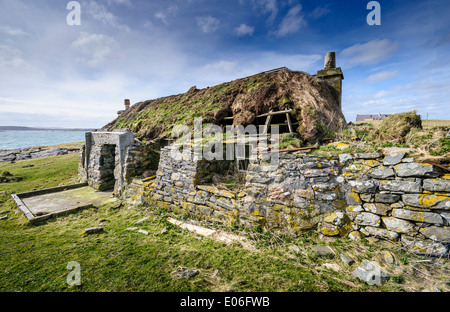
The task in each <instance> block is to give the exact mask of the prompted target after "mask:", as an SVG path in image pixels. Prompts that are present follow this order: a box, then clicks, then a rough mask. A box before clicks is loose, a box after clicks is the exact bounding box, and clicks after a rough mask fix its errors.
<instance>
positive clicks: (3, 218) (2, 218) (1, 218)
mask: <svg viewBox="0 0 450 312" xmlns="http://www.w3.org/2000/svg"><path fill="white" fill-rule="evenodd" d="M5 219H8V215H6V216H1V217H0V220H5Z"/></svg>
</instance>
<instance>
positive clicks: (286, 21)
mask: <svg viewBox="0 0 450 312" xmlns="http://www.w3.org/2000/svg"><path fill="white" fill-rule="evenodd" d="M301 10H302V6H301V5H300V4H298V5H296V6H295V7H293V8H291V9H290V10H289V12H288V14H287V15H286V16H285V17H284V18H283V20H282V21H281V24H280V27H279V29H278V31H277V35H278V36H280V37H283V36H286V35H289V34H293V33H295V32H297V31H298V30H299V29H300V28H301V27H302V26H304V25H306V21H305V19H304V16H303V15H302V14H300V12H301Z"/></svg>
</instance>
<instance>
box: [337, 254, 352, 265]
mask: <svg viewBox="0 0 450 312" xmlns="http://www.w3.org/2000/svg"><path fill="white" fill-rule="evenodd" d="M339 257H340V258H341V261H342V263H344V264H346V265H348V266H351V265H353V264H354V263H355V260H353V259H352V258H351V257H350V256H347V255H346V254H342V253H341V254H340V255H339Z"/></svg>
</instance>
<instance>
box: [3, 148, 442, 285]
mask: <svg viewBox="0 0 450 312" xmlns="http://www.w3.org/2000/svg"><path fill="white" fill-rule="evenodd" d="M76 160H77V155H75V154H71V155H65V156H57V157H49V158H42V159H35V160H28V161H19V162H17V163H15V164H6V163H2V164H0V172H4V171H6V170H8V171H11V173H14V174H16V175H20V176H24V177H25V179H24V181H22V182H17V183H7V184H0V190H1V191H0V205H1V207H0V217H1V216H7V218H6V219H3V220H0V246H1V248H0V263H1V270H0V291H1V292H5V291H7V292H19V291H26V292H43V291H49V292H54V291H57V292H104V291H105V292H118V291H120V292H154V291H156V292H161V291H164V292H167V291H169V292H180V291H188V292H191V291H198V292H203V291H207V292H217V291H226V292H228V291H230V292H231V291H232V292H235V291H239V292H250V291H252V292H253V291H268V292H280V291H281V292H311V291H313V292H372V291H382V292H403V291H422V290H424V289H426V288H431V287H434V286H437V287H439V288H440V289H441V290H444V291H445V290H446V291H448V290H450V280H449V276H450V274H449V273H450V264H449V261H448V259H430V258H425V257H419V256H415V255H411V254H408V253H406V252H405V251H404V250H403V249H402V248H401V247H400V246H399V245H396V244H393V243H389V242H384V241H378V242H369V241H367V240H365V239H364V240H362V241H360V242H355V241H351V240H349V239H331V238H323V237H320V236H318V235H317V234H314V233H310V234H305V235H304V236H301V237H286V236H277V235H274V234H270V233H258V232H252V231H244V230H243V229H223V230H226V231H233V232H234V233H236V234H241V235H244V236H245V237H247V238H248V240H249V241H250V243H251V248H248V247H245V246H243V245H241V244H232V245H226V244H224V243H222V242H219V241H216V240H213V239H210V238H206V237H202V236H199V235H197V234H193V233H192V232H188V231H186V230H181V229H180V228H179V227H176V226H174V225H172V224H171V223H169V222H168V221H167V218H168V217H175V218H178V219H182V216H176V215H173V214H172V213H171V212H169V211H166V210H164V209H161V208H158V207H157V206H156V204H151V205H148V206H128V205H126V204H122V206H120V207H118V206H117V205H113V206H110V205H105V206H101V207H96V208H92V209H85V210H82V211H79V212H76V213H72V214H70V215H66V216H61V217H58V218H57V219H52V220H49V221H47V222H46V223H44V224H42V225H39V226H38V225H35V226H32V225H29V224H28V222H27V219H26V218H25V217H24V216H23V215H22V214H21V213H20V212H18V211H17V210H16V207H15V205H14V204H13V202H12V201H11V199H10V193H11V192H22V191H27V190H32V189H36V188H43V187H44V186H45V187H52V186H57V185H59V184H70V183H72V182H73V181H74V180H75V177H76ZM27 164H34V165H35V166H34V167H29V168H22V166H24V165H27ZM143 217H149V220H148V221H146V222H144V223H142V224H139V225H136V224H135V221H137V220H139V219H141V218H143ZM184 219H185V218H184ZM99 225H100V226H103V228H104V231H103V232H101V233H97V234H92V235H82V230H83V229H85V228H88V227H94V226H99ZM204 225H207V226H208V227H214V226H215V227H216V228H217V227H218V226H217V225H213V224H204ZM130 227H136V228H137V229H142V230H145V231H147V232H148V235H145V234H143V233H139V232H138V231H137V229H134V230H128V228H130ZM318 244H326V245H328V246H330V247H331V248H332V249H333V250H334V251H335V253H336V256H335V257H334V258H320V257H319V256H317V254H315V253H314V252H313V251H312V250H311V248H312V247H314V246H315V245H318ZM294 245H295V246H296V248H295V249H294V248H293V246H294ZM385 250H389V251H390V252H391V253H392V255H393V257H394V258H395V260H396V262H395V263H394V264H388V263H386V262H384V261H383V260H382V252H383V251H385ZM340 253H345V254H347V255H349V256H351V257H352V258H353V259H354V260H355V264H353V265H352V266H347V265H345V264H343V263H342V262H341V260H340V258H339V254H340ZM362 260H370V261H378V262H379V263H380V265H381V266H382V267H383V268H384V269H385V270H386V271H387V272H389V274H390V275H391V279H390V281H388V282H387V283H385V284H383V285H381V286H379V287H376V286H368V285H366V284H365V283H363V282H361V281H359V280H357V279H355V278H354V277H353V276H352V271H353V270H354V269H355V268H356V267H357V266H358V265H359V264H360V262H361V261H362ZM72 261H76V262H78V263H79V264H80V270H81V285H79V286H76V285H75V286H69V285H68V284H67V277H68V274H69V272H70V271H69V270H68V269H67V265H68V263H69V262H72ZM178 267H188V268H193V269H196V270H199V272H200V273H199V274H198V275H197V276H195V277H193V278H190V279H187V278H181V279H179V278H174V277H173V276H172V275H171V273H172V272H173V271H175V270H176V269H177V268H178ZM335 270H337V271H335Z"/></svg>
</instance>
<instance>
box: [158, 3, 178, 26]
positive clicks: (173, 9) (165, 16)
mask: <svg viewBox="0 0 450 312" xmlns="http://www.w3.org/2000/svg"><path fill="white" fill-rule="evenodd" d="M177 13H178V6H176V5H171V6H169V7H168V8H167V10H164V11H158V12H156V13H155V18H157V19H159V20H161V22H163V24H164V25H166V26H167V25H169V18H170V17H174V16H176V14H177Z"/></svg>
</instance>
